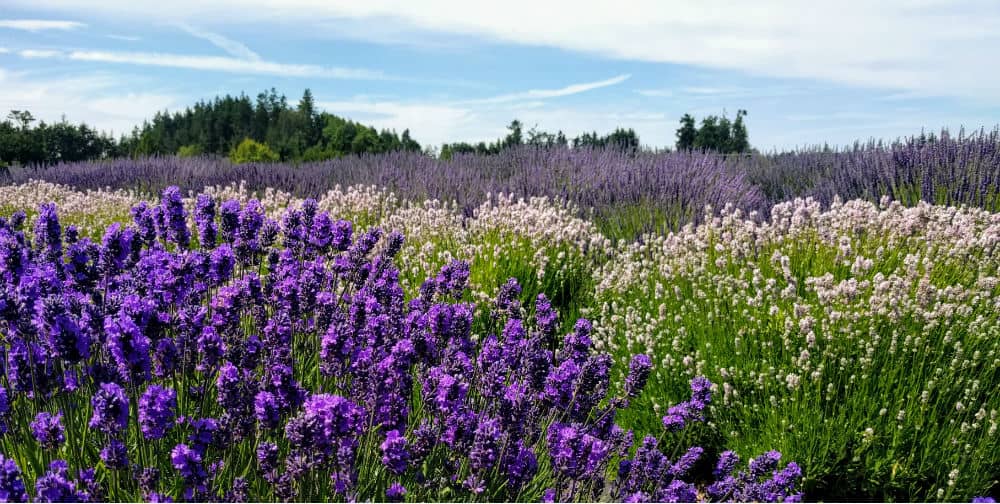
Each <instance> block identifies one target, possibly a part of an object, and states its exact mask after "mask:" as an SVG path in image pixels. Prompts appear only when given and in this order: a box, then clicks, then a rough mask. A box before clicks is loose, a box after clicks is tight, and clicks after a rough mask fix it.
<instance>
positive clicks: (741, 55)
mask: <svg viewBox="0 0 1000 504" xmlns="http://www.w3.org/2000/svg"><path fill="white" fill-rule="evenodd" d="M3 3H4V7H3V8H2V9H0V110H10V109H28V110H31V111H32V112H33V113H35V115H36V116H38V117H40V118H43V119H45V120H49V121H51V120H58V119H59V118H60V117H61V116H63V115H65V117H66V118H67V119H68V120H70V121H73V122H78V121H84V122H87V123H89V124H92V125H96V126H97V127H99V128H101V129H105V130H110V131H114V132H115V133H120V132H122V131H126V130H130V129H131V127H132V126H133V125H135V124H137V123H140V122H141V121H142V119H144V118H147V117H150V116H151V115H152V114H153V113H155V112H156V111H157V110H164V109H169V110H176V109H179V108H183V107H184V106H187V105H189V104H191V103H193V102H194V101H196V100H198V99H202V98H210V97H212V96H215V95H218V94H224V93H232V94H238V93H240V92H245V93H247V94H249V95H251V96H253V95H256V93H257V92H259V91H261V90H263V89H265V88H270V87H272V86H273V87H275V88H277V89H278V90H279V91H280V92H282V93H284V94H285V95H287V96H288V98H289V100H290V101H291V102H295V101H297V100H298V98H299V97H300V96H301V93H302V90H303V89H304V88H306V87H308V88H310V89H312V91H313V94H314V96H315V98H316V100H317V102H318V104H319V105H320V106H321V108H323V109H325V110H327V111H330V112H333V113H336V114H339V115H344V116H347V117H350V118H353V119H355V120H359V121H363V122H366V123H370V124H373V125H375V126H376V127H379V128H395V129H396V130H398V131H402V130H403V129H404V128H409V129H410V130H411V132H412V134H413V136H414V137H415V138H416V139H417V140H418V141H420V142H421V143H424V144H428V143H430V144H440V143H441V142H444V141H458V140H465V141H478V140H491V139H494V138H497V137H499V136H502V135H503V134H504V130H505V126H506V125H507V124H508V123H509V122H510V120H511V119H513V118H519V119H521V121H522V122H524V123H525V124H526V125H527V126H529V127H530V126H533V125H537V126H538V127H539V128H540V129H543V130H547V131H555V130H560V129H561V130H563V131H564V132H566V133H567V134H568V135H569V136H573V135H576V134H579V133H581V132H584V131H592V130H596V131H598V132H607V131H610V130H612V129H614V128H615V127H618V126H624V127H632V128H635V129H636V130H637V131H638V133H639V135H640V137H641V139H642V141H643V143H645V144H648V145H653V146H670V145H672V144H673V140H674V131H675V129H676V128H677V120H678V118H679V117H680V116H681V115H682V114H683V113H685V112H690V113H692V114H694V115H695V116H697V117H701V116H703V115H706V114H719V113H722V112H723V111H727V112H728V114H729V115H730V116H733V115H734V114H735V112H736V110H737V109H740V108H742V109H746V110H748V111H749V115H748V117H747V122H748V125H749V130H750V141H751V143H752V144H753V145H754V146H756V147H758V148H761V149H764V150H768V149H772V148H791V147H795V146H803V145H813V144H819V143H823V142H827V143H830V144H837V145H843V144H848V143H850V142H852V141H854V140H855V139H867V138H870V137H878V138H895V137H897V136H901V135H910V134H914V133H919V132H920V131H921V130H922V129H923V130H938V129H940V128H941V127H949V128H952V129H957V128H958V127H960V126H963V125H964V126H966V127H967V128H979V127H981V126H985V127H987V128H990V127H992V126H993V125H995V124H997V123H1000V85H997V84H996V83H997V82H998V78H1000V65H997V64H996V60H997V56H996V55H997V54H998V53H1000V3H998V2H995V1H992V0H991V1H960V2H946V1H938V0H908V1H902V0H883V1H880V2H878V3H875V2H867V1H860V0H848V1H840V2H800V1H791V0H760V1H756V2H746V1H743V0H704V1H692V2H686V1H685V2H674V1H662V0H661V1H652V0H627V1H618V2H606V1H605V2H593V3H588V2H545V1H539V0H534V1H525V0H512V1H507V2H493V3H480V2H468V1H455V0H438V1H421V2H416V1H412V0H411V1H397V0H378V1H376V0H371V1H364V2H359V1H339V0H328V1H319V0H287V1H283V2H270V1H264V0H242V1H240V2H210V1H207V0H198V1H194V0H171V1H162V0H161V1H157V2H145V1H141V0H131V1H125V0H107V1H104V2H95V3H96V4H97V5H87V6H85V7H83V6H80V5H79V4H80V3H81V2H74V1H67V0H3Z"/></svg>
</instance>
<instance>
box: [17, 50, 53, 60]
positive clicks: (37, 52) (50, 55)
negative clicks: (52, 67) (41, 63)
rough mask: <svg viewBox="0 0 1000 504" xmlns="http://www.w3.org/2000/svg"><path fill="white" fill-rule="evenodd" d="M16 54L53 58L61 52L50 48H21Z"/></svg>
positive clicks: (36, 57)
mask: <svg viewBox="0 0 1000 504" xmlns="http://www.w3.org/2000/svg"><path fill="white" fill-rule="evenodd" d="M17 54H18V55H19V56H21V57H22V58H28V59H42V58H55V57H58V56H61V55H62V53H61V52H59V51H55V50H52V49H23V50H20V51H18V52H17Z"/></svg>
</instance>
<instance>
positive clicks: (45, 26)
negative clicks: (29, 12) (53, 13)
mask: <svg viewBox="0 0 1000 504" xmlns="http://www.w3.org/2000/svg"><path fill="white" fill-rule="evenodd" d="M85 26H87V25H85V24H83V23H78V22H76V21H57V20H52V19H0V28H10V29H13V30H24V31H30V32H37V31H42V30H73V29H76V28H83V27H85Z"/></svg>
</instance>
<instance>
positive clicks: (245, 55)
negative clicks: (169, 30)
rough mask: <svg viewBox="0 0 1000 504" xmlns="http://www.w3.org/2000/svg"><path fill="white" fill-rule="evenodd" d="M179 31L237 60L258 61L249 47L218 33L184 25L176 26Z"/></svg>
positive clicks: (255, 54)
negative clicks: (204, 41)
mask: <svg viewBox="0 0 1000 504" xmlns="http://www.w3.org/2000/svg"><path fill="white" fill-rule="evenodd" d="M177 26H178V27H179V28H180V29H182V30H184V31H186V32H188V33H189V34H190V35H192V36H194V37H198V38H200V39H204V40H207V41H209V42H211V43H212V45H214V46H216V47H218V48H219V49H222V50H223V51H226V52H227V53H229V54H230V55H231V56H233V57H234V58H239V59H243V60H247V61H260V55H259V54H257V53H255V52H253V50H251V49H250V48H249V47H247V46H245V45H243V43H241V42H238V41H236V40H233V39H230V38H227V37H224V36H222V35H219V34H218V33H212V32H208V31H204V30H199V29H197V28H194V27H192V26H190V25H187V24H185V23H178V25H177Z"/></svg>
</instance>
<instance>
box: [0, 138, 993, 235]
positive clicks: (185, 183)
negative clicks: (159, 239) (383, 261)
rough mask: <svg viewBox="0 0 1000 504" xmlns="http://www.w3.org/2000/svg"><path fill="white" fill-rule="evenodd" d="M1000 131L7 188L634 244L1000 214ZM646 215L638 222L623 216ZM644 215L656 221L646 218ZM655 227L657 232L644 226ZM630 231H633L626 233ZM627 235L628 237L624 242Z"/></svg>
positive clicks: (113, 177)
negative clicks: (887, 208)
mask: <svg viewBox="0 0 1000 504" xmlns="http://www.w3.org/2000/svg"><path fill="white" fill-rule="evenodd" d="M998 177H1000V131H998V130H993V131H989V132H987V131H978V132H973V133H971V134H967V133H965V132H964V131H961V132H959V133H958V134H957V135H951V134H949V133H948V132H947V131H943V132H941V134H940V135H937V136H934V135H932V136H926V135H921V136H919V137H912V138H909V139H905V140H901V141H897V142H894V143H890V144H883V143H875V142H869V143H867V144H856V145H855V146H854V147H852V148H849V149H844V150H829V149H805V150H800V151H795V152H790V153H771V154H760V153H756V154H749V155H739V156H729V155H720V154H713V153H697V152H672V153H656V154H654V153H636V154H626V153H621V152H617V151H614V150H590V149H573V150H571V149H562V148H554V149H545V148H535V147H523V148H519V149H514V150H509V151H506V152H504V153H502V154H500V155H495V156H477V155H456V156H455V157H454V158H453V159H451V160H438V159H435V158H432V157H429V156H425V155H421V154H418V153H392V154H382V155H368V156H352V157H345V158H341V159H336V160H331V161H326V162H323V163H307V164H301V165H291V164H247V165H233V164H231V163H229V162H228V161H226V160H224V159H210V158H201V159H180V158H173V157H170V158H148V159H136V160H130V159H119V160H110V161H100V162H89V163H71V164H58V165H54V166H49V167H29V168H15V169H12V170H11V171H10V172H8V173H6V174H0V182H2V183H23V182H26V181H27V180H28V179H31V178H35V179H39V178H41V179H44V180H48V181H51V182H56V183H62V184H67V185H71V186H74V187H77V188H79V189H101V188H106V187H113V188H123V187H124V188H131V189H139V190H142V191H146V192H148V193H153V194H155V193H158V192H159V191H160V190H162V189H163V188H165V187H167V186H171V185H177V186H180V187H181V188H182V189H184V190H185V191H199V190H201V189H202V188H203V187H206V186H214V185H228V184H230V183H232V182H234V181H238V180H246V182H247V186H248V188H249V189H251V190H255V191H262V190H264V189H266V188H273V189H280V190H284V191H288V192H291V193H293V194H295V195H297V196H301V197H315V196H316V195H318V194H321V193H323V192H326V191H327V190H329V189H332V188H334V187H335V186H337V185H340V186H343V187H346V186H351V185H357V184H368V185H376V186H379V187H385V188H388V189H390V190H392V191H394V192H395V193H396V194H397V195H399V196H401V197H402V198H404V199H409V200H423V199H427V198H432V199H439V200H442V201H455V202H457V203H458V204H459V206H461V207H462V208H465V209H466V211H467V212H471V210H472V209H473V208H475V207H476V206H478V205H479V204H480V203H482V201H483V200H484V199H485V198H487V195H488V194H497V193H501V192H503V193H508V194H509V193H513V194H516V195H518V196H520V197H529V196H548V197H552V198H559V199H566V200H569V201H570V202H572V203H574V204H576V205H577V206H578V207H580V208H581V209H583V210H585V211H589V210H590V209H593V211H594V212H595V213H596V216H597V217H598V218H599V219H603V220H606V221H608V223H607V226H605V227H606V228H608V229H614V227H615V226H618V227H628V228H630V229H629V230H628V231H634V232H635V233H638V232H642V231H649V230H653V229H656V228H677V227H679V226H680V225H681V224H684V223H686V222H691V221H696V220H698V219H699V218H700V217H701V216H702V215H703V213H702V209H703V208H704V207H705V206H706V205H711V206H712V207H713V208H717V209H718V208H722V207H723V205H725V204H726V203H728V204H731V205H733V206H734V207H735V208H739V209H741V210H743V211H744V212H745V213H749V212H751V211H757V212H759V213H762V214H763V213H766V212H767V210H768V209H769V208H770V206H771V205H772V204H774V203H778V202H781V201H785V200H788V199H791V198H794V197H809V196H811V197H814V198H815V199H817V200H819V201H821V202H822V203H824V204H829V203H830V202H831V201H832V200H833V198H834V197H835V196H838V195H839V196H840V197H842V198H843V199H845V200H846V199H855V198H865V199H868V200H870V201H877V200H878V199H879V198H880V197H881V196H883V195H887V196H889V197H890V198H891V199H894V200H898V201H902V202H905V203H910V204H913V203H916V202H917V201H919V200H924V201H928V202H931V203H937V204H949V205H958V204H967V205H970V206H979V207H983V208H987V209H990V210H995V209H997V208H1000V200H998V195H997V187H998V182H1000V180H998ZM637 210H638V211H639V212H640V213H642V214H643V215H644V216H645V218H646V220H647V221H650V222H642V221H641V219H637V218H636V217H635V216H632V215H630V214H631V213H633V212H635V211H637ZM650 210H652V211H653V212H656V213H654V214H653V216H652V217H650ZM652 220H655V221H657V222H651V221H652ZM633 228H634V229H633ZM624 234H628V233H624Z"/></svg>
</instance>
